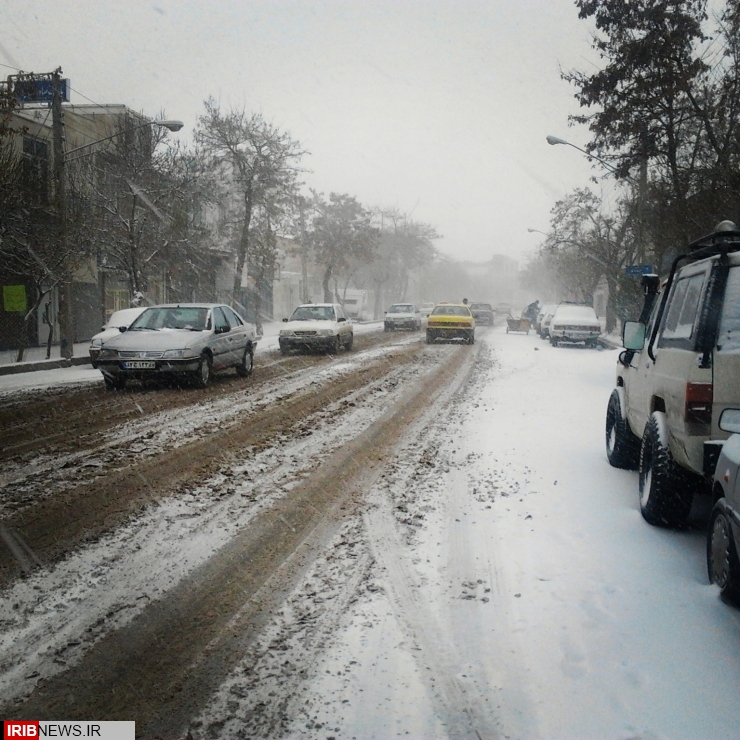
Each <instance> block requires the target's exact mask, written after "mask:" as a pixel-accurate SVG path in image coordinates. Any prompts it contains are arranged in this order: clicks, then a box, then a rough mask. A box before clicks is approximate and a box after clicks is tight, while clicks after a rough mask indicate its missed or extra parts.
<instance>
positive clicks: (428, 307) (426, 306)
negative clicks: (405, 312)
mask: <svg viewBox="0 0 740 740" xmlns="http://www.w3.org/2000/svg"><path fill="white" fill-rule="evenodd" d="M435 305H436V304H435V303H420V304H419V313H420V314H421V315H422V316H424V317H427V316H429V314H430V313H431V312H432V311H434V306H435Z"/></svg>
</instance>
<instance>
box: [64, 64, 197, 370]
mask: <svg viewBox="0 0 740 740" xmlns="http://www.w3.org/2000/svg"><path fill="white" fill-rule="evenodd" d="M52 84H53V87H54V97H53V100H52V116H53V117H52V123H53V133H54V177H55V180H56V200H57V203H56V205H57V219H58V238H59V249H60V253H61V255H62V258H63V259H65V261H66V259H67V258H66V257H65V254H66V250H67V197H66V181H65V170H64V167H65V165H66V164H68V163H69V162H73V161H75V160H77V159H81V158H82V157H86V156H88V155H90V154H94V153H95V152H94V151H89V152H84V153H82V154H79V155H78V156H76V157H70V155H71V154H76V153H77V152H81V151H82V150H83V149H90V147H93V146H97V145H98V144H101V143H103V142H105V141H110V140H111V139H115V138H116V137H117V136H119V135H120V132H117V133H115V134H111V135H110V136H104V137H103V138H101V139H96V140H95V141H91V142H88V143H87V144H82V145H81V146H77V147H74V148H73V149H70V150H68V151H66V152H65V151H64V149H63V144H62V142H63V136H62V127H63V124H62V115H61V113H62V105H61V96H60V95H59V92H58V90H59V85H60V80H59V75H58V74H56V73H55V76H54V79H53V83H52ZM147 126H159V127H161V128H166V129H168V130H169V131H179V130H180V129H181V128H182V127H183V126H184V124H183V122H182V121H176V120H158V121H144V122H143V123H140V124H138V125H136V126H133V127H132V128H131V129H130V130H132V131H136V130H138V129H141V128H146V127H147ZM59 299H60V300H59V329H60V335H61V336H60V342H59V344H60V347H59V351H60V355H61V356H62V357H63V358H65V359H71V358H72V357H73V356H74V333H75V328H74V310H73V306H72V275H71V274H69V271H68V274H66V275H65V285H64V287H63V289H62V290H61V291H60V294H59Z"/></svg>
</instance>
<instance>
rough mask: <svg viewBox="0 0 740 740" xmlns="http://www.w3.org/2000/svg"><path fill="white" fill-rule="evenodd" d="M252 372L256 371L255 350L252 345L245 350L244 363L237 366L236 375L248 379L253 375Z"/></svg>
mask: <svg viewBox="0 0 740 740" xmlns="http://www.w3.org/2000/svg"><path fill="white" fill-rule="evenodd" d="M252 370H254V349H253V348H252V345H251V344H250V345H249V346H248V347H247V348H245V350H244V357H242V361H241V362H240V363H239V364H238V365H237V366H236V374H237V375H239V376H240V377H242V378H247V377H249V376H250V375H251V374H252Z"/></svg>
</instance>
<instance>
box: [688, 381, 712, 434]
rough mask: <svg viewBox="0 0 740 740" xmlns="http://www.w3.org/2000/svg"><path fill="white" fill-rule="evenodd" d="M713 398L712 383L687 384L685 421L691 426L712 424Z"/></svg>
mask: <svg viewBox="0 0 740 740" xmlns="http://www.w3.org/2000/svg"><path fill="white" fill-rule="evenodd" d="M712 397H713V391H712V384H711V383H686V405H685V407H684V419H685V421H687V422H688V423H690V424H711V423H712Z"/></svg>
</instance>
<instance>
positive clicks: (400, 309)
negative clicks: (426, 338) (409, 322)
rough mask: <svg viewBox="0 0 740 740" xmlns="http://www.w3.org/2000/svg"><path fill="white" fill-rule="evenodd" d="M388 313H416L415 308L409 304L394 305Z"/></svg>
mask: <svg viewBox="0 0 740 740" xmlns="http://www.w3.org/2000/svg"><path fill="white" fill-rule="evenodd" d="M388 313H414V307H413V306H412V305H410V304H408V303H394V304H393V305H392V306H391V307H390V308H389V309H388Z"/></svg>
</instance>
